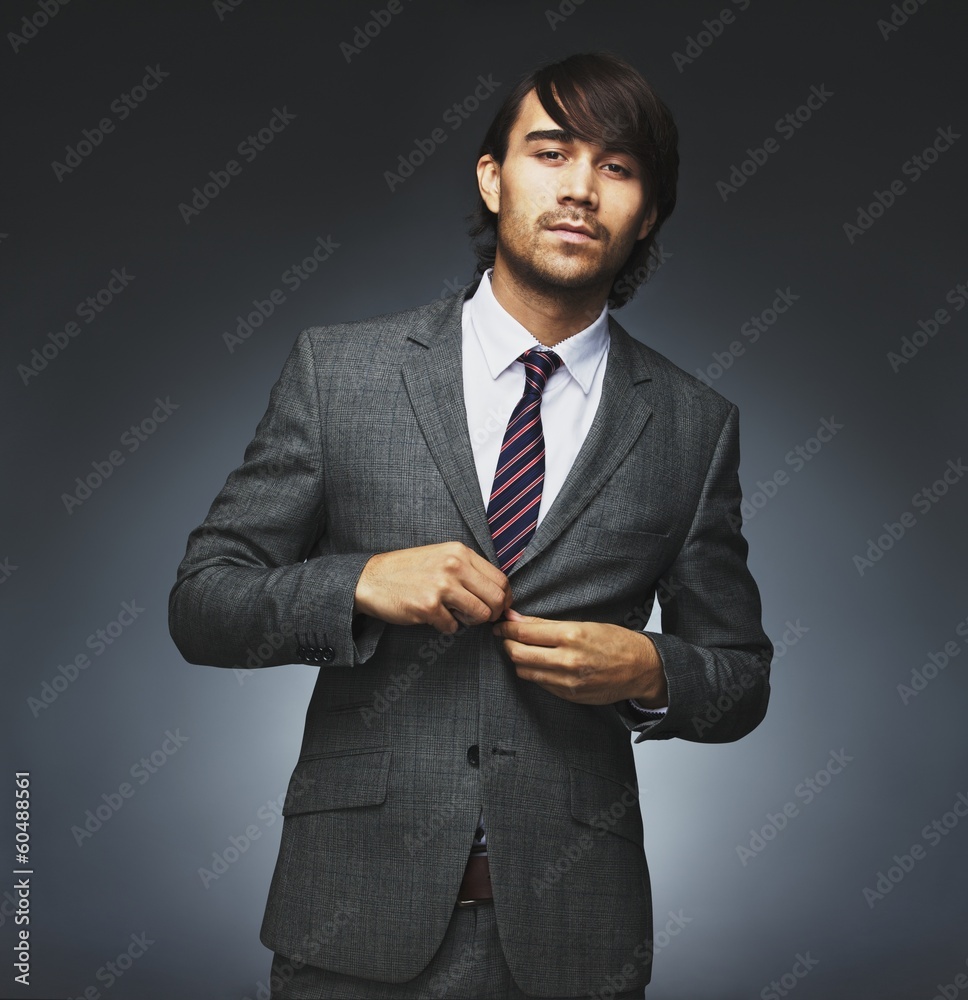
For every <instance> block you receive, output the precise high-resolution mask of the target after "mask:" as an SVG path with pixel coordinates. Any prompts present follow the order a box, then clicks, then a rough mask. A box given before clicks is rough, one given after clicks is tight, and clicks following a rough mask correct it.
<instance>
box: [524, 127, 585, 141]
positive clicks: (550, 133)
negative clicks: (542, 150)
mask: <svg viewBox="0 0 968 1000" xmlns="http://www.w3.org/2000/svg"><path fill="white" fill-rule="evenodd" d="M524 141H525V142H546V141H551V142H574V141H575V136H574V133H572V132H566V131H565V130H564V129H563V128H546V129H539V130H538V131H536V132H529V133H528V134H527V135H526V136H525V137H524Z"/></svg>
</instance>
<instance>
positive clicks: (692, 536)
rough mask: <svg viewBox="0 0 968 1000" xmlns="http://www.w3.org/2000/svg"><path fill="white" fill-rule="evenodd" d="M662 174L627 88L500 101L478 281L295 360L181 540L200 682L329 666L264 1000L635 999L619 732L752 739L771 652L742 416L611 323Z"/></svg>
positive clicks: (563, 68) (183, 612)
mask: <svg viewBox="0 0 968 1000" xmlns="http://www.w3.org/2000/svg"><path fill="white" fill-rule="evenodd" d="M677 165H678V154H677V151H676V129H675V125H674V123H673V121H672V119H671V116H670V115H669V112H668V111H667V109H666V108H665V106H664V105H663V104H662V102H661V101H660V100H659V99H658V97H657V96H656V95H655V93H654V92H653V91H652V89H651V87H650V86H649V85H648V84H647V83H646V82H645V81H644V80H643V79H642V78H641V77H640V76H639V75H638V73H637V72H635V70H633V69H632V68H631V67H630V66H628V65H627V64H625V63H624V62H621V61H620V60H617V59H615V58H613V57H610V56H603V55H579V56H572V57H570V58H568V59H566V60H564V61H563V62H560V63H557V64H554V65H552V66H548V67H545V68H544V69H541V70H538V71H537V72H536V73H534V74H532V75H531V76H530V77H528V78H527V79H525V80H523V81H522V82H521V83H520V84H519V85H518V86H517V87H516V88H515V90H514V91H513V92H512V93H511V94H510V95H509V96H508V98H507V100H506V101H505V104H504V105H503V107H502V108H501V110H500V111H499V112H498V114H497V116H496V118H495V121H494V123H493V124H492V126H491V129H490V131H489V132H488V135H487V137H486V138H485V141H484V145H483V147H482V150H481V156H480V158H479V160H478V164H477V179H478V190H479V194H480V199H481V204H480V206H479V223H478V225H477V227H476V232H477V235H478V236H482V237H484V239H483V240H482V242H481V245H480V247H479V256H480V257H481V260H482V266H483V267H484V268H485V269H486V268H488V267H489V265H491V264H493V268H492V269H490V270H485V273H484V274H483V275H482V276H481V278H480V280H479V281H478V282H475V283H474V284H472V285H471V286H469V287H468V288H466V289H464V290H463V292H462V293H461V294H460V295H458V296H457V298H456V300H449V301H447V302H443V303H434V304H432V305H430V306H426V307H422V308H418V309H414V310H410V311H407V312H403V313H399V314H395V315H391V316H384V317H380V318H377V319H373V320H369V321H367V322H363V323H357V324H349V325H345V326H338V327H331V328H313V329H310V330H307V331H305V332H304V333H303V334H301V335H300V337H299V338H298V340H297V342H296V345H295V347H294V348H293V351H292V353H291V354H290V357H289V359H288V360H287V362H286V364H285V367H284V369H283V372H282V374H281V376H280V378H279V380H278V382H277V383H276V385H275V387H274V388H273V390H272V394H271V398H270V402H269V407H268V410H267V412H266V414H265V416H264V417H263V419H262V421H261V422H260V424H259V426H258V428H257V430H256V435H255V438H254V439H253V441H252V442H251V444H250V445H249V447H248V448H247V450H246V453H245V458H244V462H243V464H242V466H241V467H240V468H239V469H237V470H236V471H235V472H233V473H232V474H231V476H230V477H229V479H228V481H227V483H226V485H225V487H224V488H223V490H222V491H221V493H220V494H219V495H218V497H217V498H216V500H215V502H214V503H213V505H212V508H211V510H210V512H209V515H208V517H207V518H206V520H205V522H204V524H203V525H202V526H201V527H200V528H199V529H197V530H196V531H195V532H194V533H193V534H192V536H191V538H190V540H189V545H188V551H187V554H186V556H185V559H184V561H183V562H182V564H181V566H180V568H179V573H178V580H177V582H176V584H175V587H174V589H173V591H172V595H171V602H170V623H171V632H172V636H173V637H174V639H175V641H176V643H177V644H178V648H179V649H180V650H181V652H182V653H183V654H184V656H185V657H186V658H187V659H188V660H190V661H191V662H196V663H208V664H213V665H216V666H233V665H235V664H239V663H242V662H243V661H244V660H245V657H246V654H247V650H248V649H249V648H250V647H254V646H258V645H259V644H260V643H263V640H264V636H265V634H270V635H272V636H273V637H274V639H275V641H274V643H272V644H273V645H277V646H278V649H277V651H276V652H275V653H274V654H273V655H272V656H271V657H270V658H268V659H266V660H265V665H266V666H269V665H274V664H282V663H290V662H294V661H300V662H304V663H315V664H318V665H319V668H320V672H319V678H318V681H317V684H316V688H315V691H314V693H313V697H312V700H311V703H310V705H309V709H308V713H307V717H306V727H305V734H304V737H303V744H302V748H301V752H300V757H299V761H298V763H297V764H296V768H295V771H294V773H293V777H292V781H291V783H290V786H289V791H288V794H287V798H286V803H285V807H284V815H285V816H286V820H285V824H284V828H283V834H282V844H281V848H280V854H279V860H278V863H277V866H276V871H275V875H274V877H273V881H272V886H271V889H270V894H269V902H268V906H267V910H266V915H265V921H264V924H263V929H262V940H263V942H264V943H265V944H266V945H267V946H268V947H270V948H271V949H273V950H274V951H275V953H276V957H275V960H274V962H273V997H274V998H275V997H280V998H283V997H309V996H320V997H323V996H325V997H351V996H352V997H369V998H376V997H387V998H390V997H427V996H448V997H473V998H475V1000H483V998H486V997H501V998H504V997H525V996H535V997H579V996H582V997H584V996H588V995H589V994H600V993H602V992H603V991H610V992H606V995H609V996H612V995H614V996H618V997H638V998H641V997H642V995H643V988H644V985H645V984H646V983H647V982H648V979H649V975H650V970H651V909H650V906H651V904H650V886H649V877H648V870H647V867H646V861H645V856H644V853H643V850H642V823H641V816H640V812H639V805H638V798H637V786H636V781H635V765H634V758H633V754H632V748H631V742H630V739H629V733H630V731H634V732H636V733H638V735H637V737H636V740H637V741H642V740H644V739H669V738H672V737H675V736H678V737H680V738H682V739H687V740H696V741H702V742H724V741H729V740H735V739H738V738H740V737H742V736H743V735H745V734H746V733H748V732H749V731H750V730H751V729H753V728H754V727H755V726H756V725H757V724H758V723H759V722H760V720H761V719H762V717H763V715H764V712H765V710H766V703H767V698H768V670H769V662H770V656H771V647H770V644H769V641H768V639H767V638H766V636H765V635H764V634H763V631H762V629H761V626H760V603H759V596H758V593H757V589H756V586H755V584H754V582H753V580H752V579H751V577H750V574H749V572H748V570H747V567H746V543H745V541H744V540H743V538H742V536H741V534H740V533H739V531H738V530H736V528H735V525H736V524H738V523H740V518H739V514H738V511H739V505H740V500H741V497H740V489H739V481H738V476H737V466H738V461H739V454H738V429H737V411H736V408H735V406H733V405H732V404H730V403H728V402H727V401H726V400H724V399H723V398H722V397H721V396H719V395H718V394H716V393H715V392H713V391H712V390H711V389H709V388H708V387H706V386H704V385H702V384H701V383H699V382H698V381H696V380H695V379H693V378H691V377H690V376H688V375H686V374H685V373H684V372H682V371H681V370H679V369H678V368H676V367H675V366H673V365H672V364H671V363H670V362H669V361H667V360H666V359H664V358H663V357H661V356H660V355H658V354H657V353H655V352H654V351H652V350H650V349H649V348H647V347H645V346H644V345H642V344H640V343H638V342H637V341H635V340H633V339H632V338H631V337H629V335H628V334H627V333H625V331H624V330H623V329H622V328H621V327H620V326H619V325H618V324H617V323H616V322H615V321H614V319H612V318H611V317H610V316H609V312H608V305H607V303H608V302H609V301H611V302H612V304H613V305H614V306H618V305H621V304H622V303H624V301H625V300H626V299H627V298H628V297H629V295H631V293H632V291H633V290H634V288H635V286H636V285H637V284H638V283H640V282H641V281H642V279H643V278H644V277H645V275H646V274H647V273H648V271H649V269H650V261H654V259H655V257H656V253H657V250H656V246H655V236H656V233H657V232H658V230H659V227H660V226H661V224H662V222H663V221H664V219H665V218H666V217H667V216H668V215H669V213H670V212H671V211H672V208H673V206H674V204H675V184H676V175H677ZM657 590H658V593H659V598H660V603H661V604H662V605H663V608H662V611H663V615H662V622H663V632H662V634H656V633H647V632H644V631H643V629H644V627H645V623H646V621H647V620H648V618H649V614H650V611H651V608H652V604H653V600H654V596H655V594H656V591H657ZM264 648H265V647H264ZM711 704H717V705H718V708H717V709H716V711H715V712H710V711H709V708H710V705H711ZM717 713H718V714H717ZM712 720H716V721H712Z"/></svg>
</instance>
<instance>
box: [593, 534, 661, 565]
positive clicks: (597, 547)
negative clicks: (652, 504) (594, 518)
mask: <svg viewBox="0 0 968 1000" xmlns="http://www.w3.org/2000/svg"><path fill="white" fill-rule="evenodd" d="M673 544H674V543H673V540H672V538H671V536H670V535H668V534H659V533H658V532H653V531H633V530H631V529H629V528H617V529H616V528H609V527H608V526H607V525H593V526H589V528H588V530H587V532H586V534H585V543H584V548H585V551H586V552H589V553H592V554H594V555H597V556H605V557H606V558H609V559H637V560H641V561H647V562H651V563H655V564H659V565H661V566H665V565H666V564H667V563H669V562H671V561H672V558H671V556H672V553H671V549H672V546H673Z"/></svg>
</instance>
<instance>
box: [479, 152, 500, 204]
mask: <svg viewBox="0 0 968 1000" xmlns="http://www.w3.org/2000/svg"><path fill="white" fill-rule="evenodd" d="M477 189H478V191H480V193H481V197H482V198H483V199H484V204H485V205H487V207H488V208H489V209H490V210H491V211H492V212H493V213H494V214H495V215H497V212H498V209H499V208H500V207H501V165H500V164H499V163H498V162H497V160H495V159H494V157H493V156H491V154H490V153H487V154H485V155H484V156H482V157H481V158H480V159H479V160H478V161H477Z"/></svg>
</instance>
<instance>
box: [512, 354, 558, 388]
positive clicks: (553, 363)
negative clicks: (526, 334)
mask: <svg viewBox="0 0 968 1000" xmlns="http://www.w3.org/2000/svg"><path fill="white" fill-rule="evenodd" d="M518 361H520V362H521V363H522V364H523V365H524V391H525V392H529V391H530V392H537V393H541V392H543V391H544V387H545V385H546V384H547V382H548V379H549V378H551V376H552V375H554V373H555V372H556V371H558V369H559V368H560V367H561V358H559V357H558V355H557V354H555V352H554V351H542V350H539V349H538V348H537V347H532V348H531V349H530V350H528V351H525V352H524V354H522V355H521V357H519V358H518Z"/></svg>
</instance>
